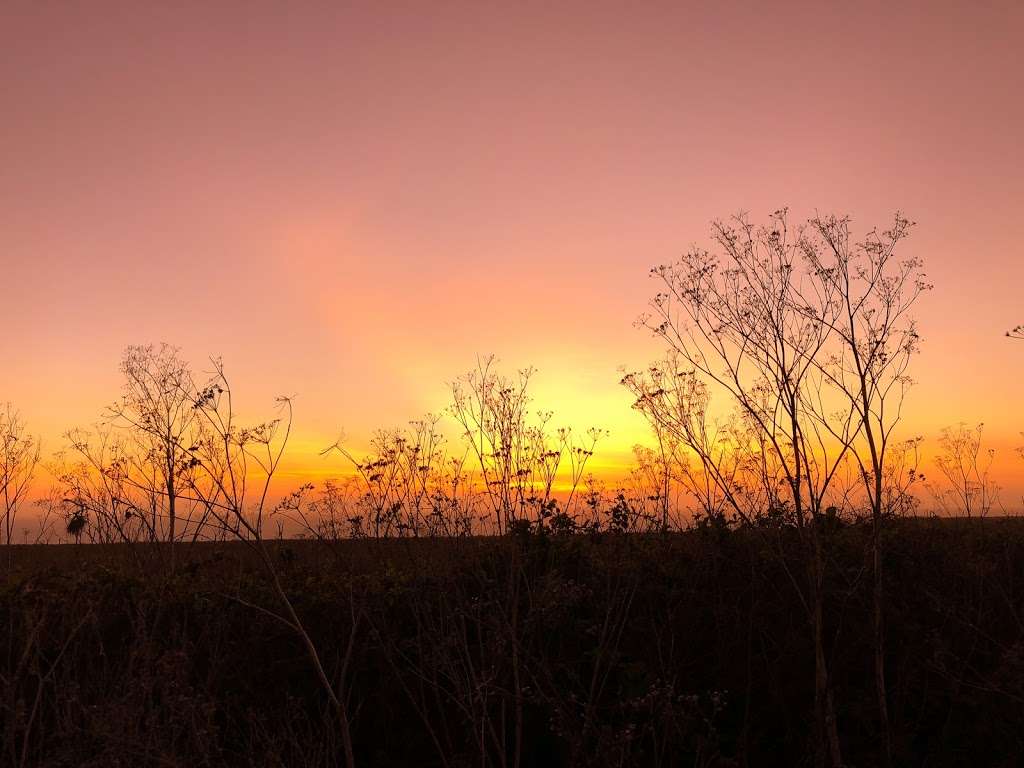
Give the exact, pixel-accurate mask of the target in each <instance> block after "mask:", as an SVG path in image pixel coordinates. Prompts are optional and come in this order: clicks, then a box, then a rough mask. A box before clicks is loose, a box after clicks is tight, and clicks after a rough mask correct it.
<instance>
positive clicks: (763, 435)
mask: <svg viewBox="0 0 1024 768" xmlns="http://www.w3.org/2000/svg"><path fill="white" fill-rule="evenodd" d="M909 227H910V223H909V222H908V221H907V220H906V219H904V218H903V217H901V216H898V215H897V217H896V221H895V225H894V227H893V228H892V229H891V230H887V231H885V232H883V233H881V234H879V233H876V232H871V233H869V235H868V236H867V237H866V239H865V240H863V241H859V242H858V241H854V240H853V239H852V237H851V235H850V229H849V220H848V219H845V218H836V217H828V218H824V217H815V218H813V219H811V220H810V221H809V222H808V223H807V224H806V225H804V226H802V227H799V228H797V229H796V230H795V231H793V230H792V229H791V228H790V227H789V225H788V223H787V218H786V211H784V210H783V211H778V212H776V213H775V214H774V215H773V216H772V218H771V221H770V223H769V224H768V225H767V226H764V227H756V226H755V225H753V224H752V223H751V222H750V221H749V219H748V218H747V217H746V216H742V215H741V216H738V217H736V218H734V219H733V220H732V221H731V222H729V223H723V222H718V223H716V224H715V225H714V239H715V241H716V243H717V244H718V246H719V248H720V251H721V255H720V256H716V255H712V254H711V253H710V252H708V251H706V250H700V249H697V250H693V251H691V252H690V253H688V254H687V255H685V256H684V257H683V258H682V259H680V260H679V261H678V262H677V263H675V264H671V265H664V266H660V267H657V268H655V269H654V270H652V274H653V276H654V277H655V278H656V279H658V280H659V281H660V282H661V284H662V291H661V292H659V293H658V294H657V295H656V296H655V298H654V300H653V302H652V309H653V312H652V313H651V315H650V316H647V317H644V318H642V321H641V322H642V324H643V325H645V326H646V327H648V328H649V329H651V330H652V331H653V332H654V334H655V336H656V337H658V338H660V339H662V340H664V341H665V342H666V344H667V346H668V348H669V355H668V357H667V358H666V360H665V361H664V362H663V363H661V364H658V365H655V366H652V367H651V368H650V369H649V370H648V371H646V372H644V373H634V374H629V375H627V376H626V377H625V378H624V379H623V383H624V384H626V386H627V387H628V388H629V389H630V390H631V391H632V392H633V394H634V395H635V396H636V407H637V408H638V409H639V410H641V411H642V412H643V413H644V414H645V415H646V416H647V418H648V420H649V421H651V423H652V424H654V425H656V429H657V430H659V432H666V433H667V434H669V435H670V436H671V438H672V439H673V440H674V441H675V442H676V443H677V444H678V445H679V446H681V447H682V448H684V449H685V450H686V452H688V453H689V454H690V456H693V457H696V461H695V462H694V460H693V459H691V458H689V457H687V456H685V455H684V456H681V457H680V459H679V463H680V465H681V468H682V470H681V473H680V476H681V478H682V479H683V480H684V483H685V485H686V487H687V489H688V490H689V491H690V493H691V494H693V495H694V496H695V497H696V498H697V499H698V500H699V501H700V504H701V506H702V507H703V508H704V510H705V512H706V514H708V515H716V514H721V513H722V512H723V511H724V510H726V509H728V510H729V511H730V512H731V513H732V514H733V515H734V516H736V517H737V518H739V519H740V520H743V521H744V522H745V523H748V524H756V523H758V520H757V518H758V517H759V516H763V515H764V514H765V513H766V512H767V513H768V514H769V516H771V515H772V514H777V516H778V518H779V519H780V520H781V521H782V522H783V523H784V524H787V525H792V526H793V527H794V529H795V530H796V531H797V532H798V533H799V534H800V537H801V539H802V540H803V541H804V542H805V543H806V544H807V546H808V551H809V557H808V558H807V562H808V564H809V573H808V576H807V581H806V595H807V600H806V605H807V608H808V612H809V618H810V623H811V626H812V631H813V636H814V648H815V667H816V672H815V694H816V695H815V699H816V710H817V713H818V732H819V735H820V743H821V744H822V746H823V749H822V750H821V751H820V752H819V763H824V762H825V759H826V755H827V758H828V761H829V762H831V764H832V765H834V766H839V765H841V764H842V753H841V749H840V743H839V737H838V730H837V727H836V722H835V706H834V703H833V693H832V685H831V680H830V677H829V672H828V663H827V656H826V651H825V644H824V634H823V633H824V628H823V621H824V617H823V602H822V601H823V596H824V577H825V566H826V556H825V552H824V538H823V531H825V530H827V528H828V525H829V524H830V521H831V520H832V518H833V517H834V515H835V513H836V512H837V511H842V509H843V508H844V507H845V506H847V505H848V504H849V500H850V487H849V484H848V483H846V484H844V478H845V477H846V476H848V474H849V472H848V469H849V464H850V463H851V462H853V463H854V464H855V465H856V466H857V468H858V471H859V475H860V476H861V478H862V487H863V491H864V493H865V494H866V497H867V505H868V508H869V509H870V512H871V517H872V520H873V525H874V530H875V537H874V541H875V544H874V547H873V551H874V557H873V563H874V572H875V579H876V581H875V585H876V586H875V594H876V617H875V626H876V634H875V638H876V683H877V687H878V702H879V715H880V720H881V723H882V730H883V740H884V741H885V744H884V745H883V760H884V761H886V762H887V761H888V760H889V759H890V754H891V751H890V747H889V746H888V743H889V742H888V736H887V733H888V725H887V724H888V715H887V708H886V703H885V678H884V643H883V639H882V637H883V636H882V626H883V624H882V612H881V599H882V595H881V589H882V561H881V551H880V543H879V542H880V538H879V535H880V530H881V521H882V519H883V517H884V515H885V514H887V513H888V512H889V511H890V510H888V509H886V508H885V503H886V499H890V498H892V494H890V493H888V492H887V489H886V487H885V481H886V478H887V477H888V475H887V469H888V466H889V463H890V462H889V449H890V445H891V442H892V435H893V430H894V429H895V427H896V425H897V424H898V422H899V417H900V413H901V406H902V402H903V398H904V395H905V392H906V389H907V387H908V386H909V384H910V380H909V378H908V377H907V375H906V371H907V367H908V365H909V361H910V358H911V356H912V355H913V353H914V352H915V351H916V349H917V339H918V337H917V332H916V329H915V327H914V324H913V322H912V321H911V320H910V319H909V318H908V316H907V315H908V311H909V309H910V308H911V306H912V305H913V304H914V302H915V301H916V299H917V298H918V296H919V295H920V294H921V293H922V292H923V291H925V290H927V288H928V287H929V286H928V285H927V284H926V283H925V282H924V279H923V274H922V273H921V271H920V262H919V261H917V260H915V259H907V260H903V261H899V260H897V258H896V256H895V248H896V245H897V244H898V243H899V242H900V241H901V240H902V239H903V237H905V235H906V233H907V231H908V229H909ZM712 391H715V392H717V393H720V394H722V395H724V396H725V397H726V400H727V406H731V407H734V408H735V409H736V412H735V414H734V415H733V416H731V417H729V418H727V419H723V418H719V419H713V418H711V417H710V416H709V413H710V408H711V393H712Z"/></svg>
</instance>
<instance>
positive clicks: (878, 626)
mask: <svg viewBox="0 0 1024 768" xmlns="http://www.w3.org/2000/svg"><path fill="white" fill-rule="evenodd" d="M881 533H882V531H881V520H880V518H879V516H878V515H877V514H876V515H875V520H874V525H873V530H872V533H871V550H872V570H873V572H874V590H873V592H874V595H873V598H874V599H873V603H874V635H875V637H874V639H875V691H876V694H877V696H878V719H879V730H880V731H881V737H882V755H881V762H882V765H883V766H885V768H888V767H889V766H891V765H892V734H891V732H890V729H889V703H888V697H887V695H886V686H885V617H884V614H883V612H882V607H883V599H884V593H883V586H884V585H883V582H882V577H883V571H882V541H881Z"/></svg>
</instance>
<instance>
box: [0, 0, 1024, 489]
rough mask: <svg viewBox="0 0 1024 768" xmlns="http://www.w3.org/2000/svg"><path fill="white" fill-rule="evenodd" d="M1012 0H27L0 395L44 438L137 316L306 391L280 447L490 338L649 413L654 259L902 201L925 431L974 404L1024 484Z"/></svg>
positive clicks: (82, 402)
mask: <svg viewBox="0 0 1024 768" xmlns="http://www.w3.org/2000/svg"><path fill="white" fill-rule="evenodd" d="M1022 35H1024V5H1021V4H1020V3H1013V2H1007V3H989V2H978V3H959V4H951V3H942V2H932V3H920V4H903V3H889V2H887V3H877V4H872V3H858V4H838V3H813V4H811V3H808V4H797V3H779V4H772V5H771V7H770V9H769V8H768V7H767V6H764V5H763V4H758V3H743V4H741V3H726V2H723V3H702V4H696V3H693V4H690V3H645V4H626V3H603V2H587V3H568V2H564V3H532V2H522V3H461V2H454V1H451V2H444V3H432V4H427V3H388V2H374V3H370V2H367V3H341V2H331V3H323V4H317V3H302V4H297V5H296V4H282V3H270V2H267V3H264V2H246V3H242V2H233V3H229V2H209V3H198V2H183V3H156V2H151V3H138V2H132V3H124V4H119V3H106V2H79V3H75V2H68V3H45V2H41V3H20V2H12V3H5V4H3V5H2V7H0V104H2V115H3V119H2V120H0V297H2V298H0V329H2V331H0V401H5V400H10V401H12V402H13V403H15V405H16V406H17V407H18V408H19V409H20V410H21V412H22V414H23V415H24V417H25V418H26V419H27V421H28V422H29V425H30V427H31V429H32V430H33V431H35V432H37V433H38V434H40V435H41V436H42V439H43V441H44V445H45V446H46V447H47V448H48V449H55V448H57V447H59V445H60V444H61V433H62V432H63V431H64V430H65V429H67V428H68V427H71V426H75V425H87V424H89V423H90V422H92V421H94V420H95V419H96V418H97V417H98V415H99V413H100V411H101V410H102V407H103V406H104V405H106V404H108V403H109V402H111V401H112V400H114V399H115V398H116V396H117V394H118V391H119V380H118V370H117V367H118V361H119V358H120V355H121V352H122V350H123V348H124V347H125V346H126V345H128V344H139V343H151V342H161V341H166V342H169V343H172V344H174V345H177V346H180V347H181V348H182V350H183V353H184V354H185V356H187V357H188V358H189V359H190V360H192V361H194V364H195V367H196V368H197V369H199V370H203V369H204V367H208V366H204V360H206V359H207V358H208V356H210V355H219V356H221V357H222V358H223V359H224V362H225V364H226V366H227V369H228V372H229V373H230V375H231V378H232V380H233V382H234V386H235V389H236V390H237V391H238V392H239V395H240V397H241V403H242V409H243V413H242V415H243V417H251V418H252V419H253V420H256V419H259V418H261V417H263V416H265V415H268V414H270V413H272V409H273V397H274V396H275V395H277V394H282V393H283V394H287V395H292V396H294V397H295V410H296V423H295V439H294V443H293V451H292V454H291V458H290V459H289V462H290V463H289V465H288V471H289V473H291V474H292V475H293V476H305V475H308V476H310V477H320V476H323V475H325V474H334V473H336V471H337V470H338V469H339V466H340V465H339V463H338V460H337V458H323V457H320V456H319V455H318V451H319V450H320V449H321V448H323V447H325V446H327V445H329V444H331V443H333V442H334V441H335V439H336V438H337V436H338V434H339V433H340V432H342V431H344V433H345V435H346V440H347V441H349V444H351V445H353V446H355V447H358V446H361V445H365V444H366V441H367V439H368V438H369V436H370V435H371V433H372V431H373V430H374V429H376V428H378V427H394V426H401V425H403V424H405V423H406V422H407V421H408V420H410V419H414V418H417V417H418V416H420V415H422V414H423V413H425V412H428V411H431V412H438V411H440V410H442V409H443V407H444V406H445V404H446V403H447V386H446V383H447V382H449V381H450V380H451V379H453V378H454V377H455V376H457V375H458V374H459V373H461V372H463V371H465V370H468V369H469V368H471V367H472V366H473V365H474V364H475V361H476V358H477V355H487V354H495V355H497V357H498V358H499V359H500V360H501V363H502V365H503V367H504V368H505V370H508V371H512V370H515V369H516V368H520V367H525V366H534V367H535V368H537V374H536V379H535V382H536V386H535V389H534V394H535V397H536V403H537V405H538V407H543V408H545V409H550V410H553V411H554V412H555V414H556V415H555V421H557V422H558V423H562V424H569V425H574V426H576V427H577V428H579V429H583V428H586V427H588V426H591V425H595V426H601V427H604V428H606V429H608V430H609V431H610V436H609V438H608V439H607V440H606V442H605V444H604V447H603V450H602V451H601V452H600V453H599V454H598V456H597V457H595V466H596V467H598V468H599V469H601V471H605V472H608V473H612V472H615V471H619V470H622V469H624V467H625V466H626V464H627V463H628V461H629V450H630V448H631V446H632V445H633V444H635V443H637V442H641V441H644V440H645V439H646V431H645V428H644V425H643V423H642V422H641V421H640V419H639V417H638V416H637V415H636V414H634V413H632V412H631V410H630V398H629V395H628V393H626V392H625V391H624V390H623V388H622V387H621V386H619V383H618V382H619V378H620V373H619V369H620V367H621V366H625V367H626V368H637V367H640V366H643V365H645V364H646V363H647V362H648V361H649V360H651V359H653V358H655V357H656V356H657V355H658V352H659V349H658V347H657V345H656V344H655V343H654V342H653V341H652V340H651V339H650V338H648V337H647V336H645V334H644V333H643V332H641V331H639V330H637V329H636V328H635V327H634V325H633V321H634V320H635V319H636V317H637V316H638V315H639V314H640V313H641V312H643V311H644V309H645V307H646V305H647V302H648V301H649V299H650V297H651V296H652V295H653V293H654V292H655V290H656V287H655V285H654V283H653V282H652V281H651V280H650V279H649V278H648V276H647V273H648V269H649V268H650V267H651V266H653V265H655V264H659V263H663V262H666V261H671V260H672V259H673V258H675V257H676V256H678V255H679V254H681V253H682V252H684V251H686V250H688V249H689V248H690V247H691V246H692V245H694V244H707V243H708V241H709V237H708V235H709V223H710V222H711V221H712V220H713V219H716V218H722V217H728V216H729V215H731V214H733V213H736V212H738V211H748V212H750V214H751V216H752V217H753V218H754V219H755V220H764V219H765V218H766V217H767V215H768V214H769V213H770V212H772V211H774V210H776V209H777V208H780V207H782V206H789V208H790V210H791V211H792V215H793V217H794V218H796V219H799V218H804V217H806V216H808V215H811V214H813V213H814V212H816V211H817V212H823V213H824V212H835V213H848V214H850V215H851V216H852V217H853V222H854V227H855V228H856V229H857V231H860V232H863V231H865V230H867V229H870V228H872V227H874V226H880V227H881V226H884V225H885V224H887V223H889V222H890V221H891V218H892V214H893V212H894V211H895V210H897V209H898V210H901V211H903V212H904V213H905V214H906V215H908V216H909V217H910V218H911V219H913V220H915V221H916V222H917V223H918V225H917V227H916V229H915V231H914V233H913V236H912V237H911V239H910V240H908V241H907V243H906V245H905V251H906V253H907V254H908V255H915V256H919V257H921V258H922V259H924V261H925V264H926V270H927V272H928V275H929V278H930V280H931V282H932V283H933V284H934V285H935V289H934V290H933V291H932V292H931V293H929V294H928V295H927V296H926V297H925V298H924V299H923V300H922V301H921V303H920V305H919V307H918V309H917V312H916V316H917V319H918V321H919V324H920V330H921V333H922V336H923V351H922V353H921V354H920V356H919V357H918V358H917V359H916V360H915V361H914V367H913V370H912V373H913V375H914V377H915V379H916V380H917V382H918V384H917V386H916V388H915V390H914V391H913V393H912V395H911V399H910V401H909V403H908V407H907V410H906V421H905V425H904V434H905V435H906V436H911V435H921V436H923V437H924V438H925V439H926V440H930V441H933V442H934V439H935V438H936V437H937V435H938V433H939V430H940V429H941V428H942V427H943V426H946V425H951V424H956V423H957V422H960V421H965V422H968V423H971V424H974V423H978V422H984V423H985V425H986V432H985V434H986V440H987V442H988V444H989V445H991V446H992V447H993V448H996V449H997V459H996V465H995V469H996V472H997V473H998V475H999V477H1000V482H1002V483H1003V484H1004V485H1005V488H1006V491H1005V495H1006V496H1007V497H1008V498H1009V499H1014V498H1016V499H1019V498H1021V496H1022V495H1024V460H1021V459H1020V458H1019V457H1017V456H1016V455H1015V453H1014V451H1013V449H1014V447H1015V446H1017V445H1019V444H1022V443H1024V437H1021V436H1020V432H1021V431H1022V430H1024V408H1022V407H1021V387H1020V381H1021V380H1022V378H1024V342H1016V343H1015V342H1012V341H1010V340H1007V339H1005V338H1004V336H1003V333H1004V331H1005V330H1006V329H1007V328H1009V327H1011V326H1013V325H1016V324H1017V323H1021V322H1024V302H1022V301H1021V298H1020V297H1021V289H1022V286H1024V252H1022V245H1021V244H1022V243H1024V217H1022V215H1021V209H1022V205H1024V156H1022V155H1024V150H1022V143H1021V140H1020V137H1021V136H1022V135H1024V100H1022V99H1021V96H1020V87H1021V82H1022V80H1024V61H1022V57H1021V53H1020V40H1021V39H1022Z"/></svg>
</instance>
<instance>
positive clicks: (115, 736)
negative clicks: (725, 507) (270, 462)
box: [0, 519, 1024, 766]
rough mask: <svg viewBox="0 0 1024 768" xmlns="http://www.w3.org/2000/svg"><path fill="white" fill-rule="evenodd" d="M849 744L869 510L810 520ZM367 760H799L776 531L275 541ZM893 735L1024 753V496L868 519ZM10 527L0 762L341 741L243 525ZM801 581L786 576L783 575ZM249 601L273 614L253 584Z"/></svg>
mask: <svg viewBox="0 0 1024 768" xmlns="http://www.w3.org/2000/svg"><path fill="white" fill-rule="evenodd" d="M823 537H825V538H826V539H827V540H828V543H829V547H828V551H829V553H830V554H829V557H830V563H829V566H830V567H829V568H828V570H827V574H828V576H827V582H826V585H825V591H826V594H827V596H828V599H827V600H826V601H825V605H826V606H827V614H826V617H825V622H824V626H825V637H826V643H825V644H826V650H827V653H828V654H829V661H830V670H831V675H832V682H833V684H834V685H833V689H834V695H835V709H836V712H837V715H838V718H837V719H838V727H839V733H840V738H841V740H842V743H843V745H844V761H845V762H846V764H848V765H853V766H869V765H876V764H878V760H879V750H878V743H879V734H878V724H877V716H876V715H877V708H876V706H875V702H876V699H875V690H874V683H873V664H874V659H873V650H872V649H873V633H872V626H873V625H872V610H873V607H872V606H873V597H872V589H873V587H872V579H871V574H870V568H867V567H866V566H865V563H866V561H867V558H866V552H868V551H869V550H870V548H871V531H870V527H869V526H860V525H846V526H842V525H836V526H835V527H833V528H832V529H830V530H828V531H826V532H824V533H823ZM267 546H268V550H269V551H270V552H271V553H272V556H273V558H274V559H275V560H276V562H277V565H278V568H277V571H278V575H279V579H280V582H281V585H282V587H283V589H284V590H285V591H286V593H287V594H288V596H289V597H290V598H291V600H292V602H293V604H294V606H295V609H296V611H297V613H298V614H299V615H300V616H301V619H302V622H303V624H304V626H305V628H306V630H307V631H308V632H309V633H310V636H311V638H312V640H313V642H314V643H315V645H316V647H317V649H318V651H319V655H320V658H321V660H322V662H323V666H324V670H325V673H326V675H327V676H328V678H329V679H330V681H331V682H332V683H333V684H334V686H335V687H336V690H339V691H341V692H342V694H343V696H344V697H346V704H347V713H348V717H349V721H350V725H351V742H352V753H353V758H354V760H355V761H356V762H357V763H358V764H360V765H378V766H401V765H437V766H463V765H465V766H469V765H498V766H511V765H522V766H547V765H593V766H631V765H652V766H660V765H696V766H716V765H719V766H725V765H802V764H810V763H812V762H814V754H813V753H814V750H815V749H816V746H815V739H814V736H813V730H814V729H813V725H812V724H813V721H814V706H815V705H814V700H813V695H812V694H813V684H812V680H813V678H814V674H815V668H814V654H813V652H812V648H811V647H810V645H811V643H810V636H809V633H808V632H807V622H806V609H805V608H804V607H803V606H802V605H801V604H800V601H801V600H802V599H803V598H802V597H801V594H802V592H801V590H799V589H796V588H794V587H793V586H792V584H793V582H792V579H793V578H794V575H795V574H799V573H802V572H804V571H806V563H804V562H802V558H804V557H805V553H806V551H807V550H806V548H805V547H803V546H801V545H800V542H799V540H798V539H797V538H795V537H793V536H792V535H791V533H790V532H788V529H785V528H776V529H771V528H761V529H756V530H755V529H749V528H748V529H739V530H728V529H724V528H721V527H716V526H708V525H705V526H702V527H698V528H696V529H694V530H692V531H690V532H686V533H674V534H650V535H628V534H619V535H616V534H613V533H601V534H589V535H588V534H578V535H566V536H557V535H550V534H547V535H539V536H538V535H536V534H521V535H510V536H505V537H500V538H458V539H433V540H414V539H394V540H372V539H364V540H344V541H337V542H333V543H330V544H325V543H324V542H313V541H280V542H268V544H267ZM884 547H885V550H886V552H887V562H888V563H889V568H888V572H887V574H886V579H885V584H884V604H885V612H886V621H887V635H888V640H889V642H888V643H887V645H886V649H887V659H886V663H887V669H888V673H889V679H888V682H889V690H890V702H889V707H890V708H889V717H890V719H891V734H892V742H893V743H892V750H893V758H894V761H895V762H896V763H897V764H901V765H930V766H945V765H949V766H953V765H967V764H972V765H1007V766H1009V765H1019V764H1020V763H1021V760H1024V731H1022V729H1021V723H1024V623H1022V619H1024V521H1020V520H1014V519H988V520H962V519H961V520H947V521H940V520H935V519H917V520H912V519H908V520H903V521H898V522H896V523H894V524H893V525H891V526H889V527H888V528H887V530H886V534H885V540H884ZM166 554H167V552H166V549H165V548H163V545H159V544H143V545H136V546H130V545H89V546H86V545H83V546H75V545H65V546H48V547H43V546H40V547H15V548H14V552H13V563H12V570H11V572H10V575H9V576H8V578H7V579H6V580H5V582H4V585H3V590H2V598H0V618H2V622H3V627H4V633H3V654H4V655H3V662H2V679H0V683H2V689H0V694H2V723H3V738H2V743H3V756H2V759H3V764H5V765H19V766H29V765H33V766H34V765H41V766H116V765H120V766H128V765H131V766H200V765H239V766H249V765H253V766H263V765H267V766H276V765H287V766H319V765H325V766H326V765H337V764H343V763H344V762H345V756H344V751H345V747H344V745H343V744H342V743H341V742H340V740H339V728H338V727H337V720H336V715H335V712H334V711H333V710H332V708H331V707H330V706H329V705H328V703H327V700H326V699H325V697H324V695H323V689H322V686H321V682H320V681H318V679H317V676H316V675H315V673H314V671H313V669H312V667H311V666H310V664H309V661H308V654H307V652H306V650H305V649H304V648H303V646H302V643H301V641H300V639H299V637H298V635H297V634H296V632H295V631H293V628H292V627H289V626H287V625H286V624H285V623H284V621H282V620H281V619H280V618H278V617H277V616H275V615H273V614H272V613H271V612H270V611H271V610H272V609H273V608H274V607H275V606H276V604H277V597H276V596H275V593H274V592H273V591H272V589H271V588H270V586H269V585H268V582H267V579H266V577H265V569H264V566H263V565H262V564H261V562H260V561H259V557H258V556H257V555H256V554H255V553H254V552H253V550H251V549H250V548H249V547H248V546H247V545H246V544H245V543H244V542H237V541H236V542H205V543H197V544H193V545H191V546H182V547H180V548H179V549H178V551H177V553H176V557H177V558H178V567H177V569H176V570H175V571H174V572H173V574H174V575H173V576H172V575H170V574H171V571H169V570H168V569H167V568H166V567H165V565H166ZM797 578H799V577H797ZM264 608H265V609H267V611H268V612H264V611H263V610H261V609H264Z"/></svg>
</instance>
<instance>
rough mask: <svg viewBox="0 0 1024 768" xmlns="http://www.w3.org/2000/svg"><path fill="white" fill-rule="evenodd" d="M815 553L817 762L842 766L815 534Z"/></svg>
mask: <svg viewBox="0 0 1024 768" xmlns="http://www.w3.org/2000/svg"><path fill="white" fill-rule="evenodd" d="M814 538H815V541H814V553H813V562H812V566H811V567H812V575H811V601H812V617H811V623H812V630H813V634H814V704H815V714H816V720H817V726H818V747H817V755H816V763H817V765H819V766H826V765H827V766H829V768H842V765H843V757H842V750H841V748H840V744H839V730H838V725H837V723H836V710H835V698H834V696H833V693H832V680H831V678H830V676H829V672H828V659H827V657H826V655H825V628H824V623H825V616H824V602H825V595H824V592H825V583H824V581H825V580H824V571H825V568H824V561H823V557H822V552H821V542H820V541H819V540H818V537H817V534H816V533H815V534H814Z"/></svg>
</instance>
